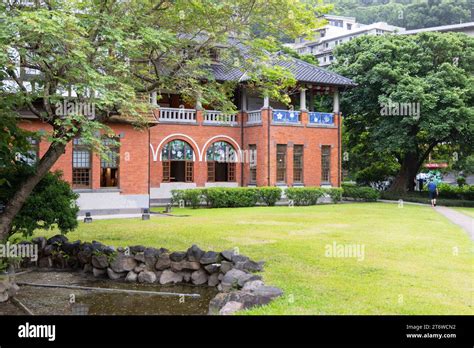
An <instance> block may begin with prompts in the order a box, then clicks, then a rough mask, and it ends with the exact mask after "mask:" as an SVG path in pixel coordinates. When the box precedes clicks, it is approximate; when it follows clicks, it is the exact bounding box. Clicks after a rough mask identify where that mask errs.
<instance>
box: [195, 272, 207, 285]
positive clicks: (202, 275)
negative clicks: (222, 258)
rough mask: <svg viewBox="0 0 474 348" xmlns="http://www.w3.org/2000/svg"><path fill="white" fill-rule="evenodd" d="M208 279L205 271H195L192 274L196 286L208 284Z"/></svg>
mask: <svg viewBox="0 0 474 348" xmlns="http://www.w3.org/2000/svg"><path fill="white" fill-rule="evenodd" d="M207 278H208V277H207V273H206V271H205V270H203V269H200V270H199V271H195V272H193V274H191V281H192V283H193V284H194V285H202V284H205V283H207Z"/></svg>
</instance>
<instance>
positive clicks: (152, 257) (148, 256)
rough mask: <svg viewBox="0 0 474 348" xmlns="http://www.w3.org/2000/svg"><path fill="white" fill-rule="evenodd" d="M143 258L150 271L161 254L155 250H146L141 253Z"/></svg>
mask: <svg viewBox="0 0 474 348" xmlns="http://www.w3.org/2000/svg"><path fill="white" fill-rule="evenodd" d="M143 254H144V256H145V264H146V266H147V267H148V269H149V270H150V271H152V270H154V269H155V265H156V261H157V260H158V258H159V257H160V255H161V254H162V252H160V250H158V249H155V248H146V249H145V251H144V252H143Z"/></svg>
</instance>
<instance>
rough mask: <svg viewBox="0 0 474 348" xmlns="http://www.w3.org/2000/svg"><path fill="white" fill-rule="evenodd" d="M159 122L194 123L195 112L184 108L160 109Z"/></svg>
mask: <svg viewBox="0 0 474 348" xmlns="http://www.w3.org/2000/svg"><path fill="white" fill-rule="evenodd" d="M159 121H160V122H183V123H192V122H196V110H194V109H184V108H160V118H159Z"/></svg>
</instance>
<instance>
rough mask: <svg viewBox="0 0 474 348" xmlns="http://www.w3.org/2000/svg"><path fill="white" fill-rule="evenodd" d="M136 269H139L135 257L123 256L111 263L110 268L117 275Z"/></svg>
mask: <svg viewBox="0 0 474 348" xmlns="http://www.w3.org/2000/svg"><path fill="white" fill-rule="evenodd" d="M135 267H137V261H136V260H135V259H134V258H133V256H129V255H123V254H119V255H118V256H117V257H116V258H115V260H114V261H113V262H111V263H110V268H112V270H113V271H114V272H117V273H122V272H129V271H131V270H133V269H134V268H135Z"/></svg>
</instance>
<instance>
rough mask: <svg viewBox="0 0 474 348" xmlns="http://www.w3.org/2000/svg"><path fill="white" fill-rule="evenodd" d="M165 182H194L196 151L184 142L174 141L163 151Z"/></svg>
mask: <svg viewBox="0 0 474 348" xmlns="http://www.w3.org/2000/svg"><path fill="white" fill-rule="evenodd" d="M161 161H162V163H163V182H193V181H194V163H193V161H194V151H193V148H192V147H191V145H189V144H188V143H187V142H185V141H183V140H172V141H170V142H169V143H167V144H166V145H165V146H164V147H163V149H162V150H161Z"/></svg>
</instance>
